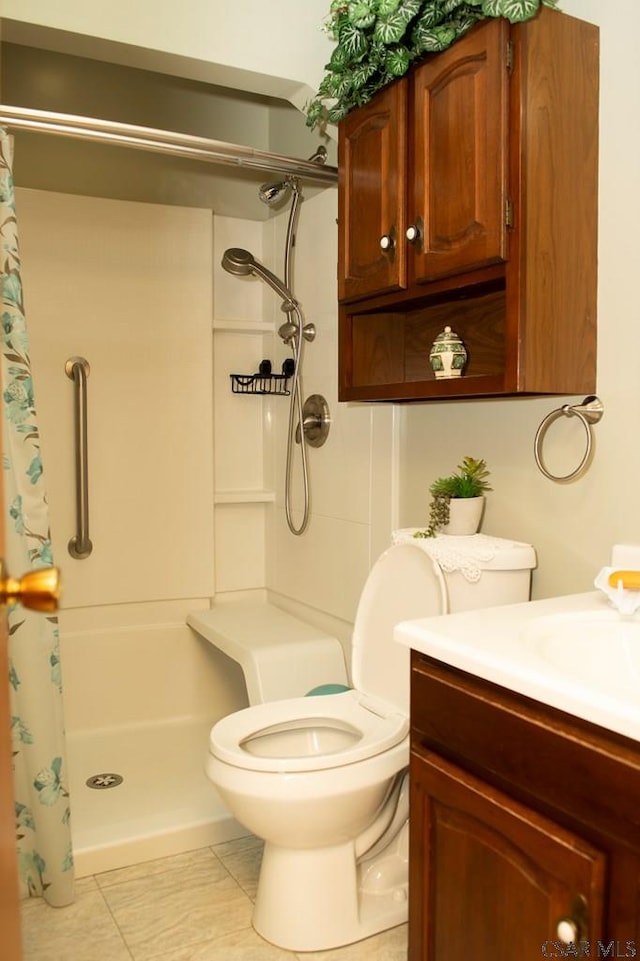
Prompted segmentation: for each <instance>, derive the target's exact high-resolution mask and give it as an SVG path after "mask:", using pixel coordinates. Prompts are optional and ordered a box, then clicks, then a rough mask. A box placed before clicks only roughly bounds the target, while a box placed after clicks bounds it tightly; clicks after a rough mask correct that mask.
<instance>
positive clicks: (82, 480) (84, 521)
mask: <svg viewBox="0 0 640 961" xmlns="http://www.w3.org/2000/svg"><path fill="white" fill-rule="evenodd" d="M64 371H65V374H66V375H67V377H69V378H70V379H71V380H72V381H73V382H74V384H75V387H76V391H75V398H74V399H75V404H74V410H75V429H76V451H75V453H76V531H77V533H76V535H75V537H72V538H71V540H70V541H69V544H68V548H69V553H70V554H71V556H72V557H75V558H76V559H77V560H82V559H83V558H85V557H88V556H89V554H90V553H91V551H92V550H93V544H92V543H91V539H90V538H89V472H88V465H87V377H88V376H89V372H90V367H89V362H88V361H87V360H85V358H84V357H70V358H69V360H68V361H67V362H66V364H65V365H64Z"/></svg>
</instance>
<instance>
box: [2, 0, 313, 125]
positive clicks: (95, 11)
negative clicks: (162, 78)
mask: <svg viewBox="0 0 640 961" xmlns="http://www.w3.org/2000/svg"><path fill="white" fill-rule="evenodd" d="M327 12H328V4H327V2H326V0H270V2H269V3H265V2H264V0H233V3H231V2H228V0H227V2H224V0H222V2H218V3H212V2H211V0H185V2H183V3H182V4H181V5H180V6H179V7H176V6H174V5H173V4H162V3H158V2H157V0H136V3H128V2H125V0H111V2H109V3H105V2H100V3H86V2H85V0H59V2H56V3H55V4H51V3H50V2H49V0H3V3H2V17H3V19H4V21H5V24H4V31H3V39H4V40H15V41H16V42H22V43H33V45H34V46H38V45H39V41H40V40H42V39H43V38H44V37H45V36H46V37H47V40H46V44H45V45H50V47H51V49H57V50H61V51H62V52H65V53H74V54H78V55H81V56H82V55H87V56H93V57H96V58H97V59H100V60H107V61H111V62H114V63H124V64H133V65H135V66H139V67H145V68H148V69H150V70H160V71H161V72H166V73H175V74H176V75H178V76H184V77H190V78H192V79H194V80H204V81H206V82H207V83H216V84H222V85H223V86H229V87H234V88H236V89H238V90H251V91H253V92H255V93H261V94H265V95H268V96H275V97H281V98H283V99H286V100H289V101H290V102H291V103H294V104H295V105H296V106H298V107H300V108H301V107H302V106H303V104H304V103H305V101H307V100H308V99H309V98H310V96H312V95H313V93H314V92H315V91H316V90H317V88H318V85H319V83H320V80H321V78H322V69H323V66H324V64H325V63H326V62H327V60H328V59H329V56H330V54H331V44H330V42H329V40H328V38H327V36H326V35H325V34H324V33H323V32H322V30H321V26H322V21H323V19H324V17H325V16H326V14H327ZM52 31H53V32H55V35H53V34H52Z"/></svg>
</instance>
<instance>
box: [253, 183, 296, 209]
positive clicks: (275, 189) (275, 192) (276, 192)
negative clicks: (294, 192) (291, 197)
mask: <svg viewBox="0 0 640 961" xmlns="http://www.w3.org/2000/svg"><path fill="white" fill-rule="evenodd" d="M290 187H291V181H290V180H288V179H287V180H280V181H278V183H273V184H262V186H261V187H260V189H259V190H258V197H259V198H260V200H261V201H262V203H263V204H276V203H277V202H278V201H279V200H281V199H282V198H283V197H284V196H285V194H286V193H287V192H288V190H289V188H290Z"/></svg>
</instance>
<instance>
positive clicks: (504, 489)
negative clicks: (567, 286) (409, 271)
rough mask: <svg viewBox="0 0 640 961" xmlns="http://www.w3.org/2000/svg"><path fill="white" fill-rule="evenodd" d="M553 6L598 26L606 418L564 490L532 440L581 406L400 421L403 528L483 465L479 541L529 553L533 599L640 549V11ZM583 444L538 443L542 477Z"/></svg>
mask: <svg viewBox="0 0 640 961" xmlns="http://www.w3.org/2000/svg"><path fill="white" fill-rule="evenodd" d="M561 6H562V9H563V11H565V12H566V13H568V14H571V15H574V16H577V17H580V18H582V19H586V20H590V21H591V22H594V23H597V24H599V25H600V43H601V98H600V201H599V203H600V217H599V219H600V223H599V298H598V300H599V303H598V333H599V347H598V378H597V393H598V396H599V397H600V398H601V400H602V401H603V403H604V407H605V413H604V417H603V419H602V421H601V422H600V423H599V424H598V425H596V426H595V427H594V429H593V434H594V438H595V453H594V458H593V462H592V464H591V467H590V469H589V470H588V472H587V473H586V474H584V475H583V476H582V477H581V478H579V479H578V480H576V481H575V482H573V483H569V484H564V485H562V484H556V483H553V482H551V481H549V480H547V479H546V478H545V477H544V476H543V475H542V474H541V473H540V472H539V471H538V469H537V467H536V464H535V461H534V456H533V441H534V435H535V432H536V430H537V428H538V425H539V424H540V422H541V420H542V419H543V417H545V416H546V414H548V413H549V412H551V411H552V410H554V409H556V408H557V407H559V406H561V405H562V404H563V403H565V402H571V403H573V402H578V401H581V400H582V399H583V398H582V397H576V398H554V397H549V398H545V399H536V400H526V399H520V400H513V401H473V402H466V403H462V402H458V403H447V404H435V405H426V404H425V405H415V406H407V407H405V408H403V410H402V455H401V477H402V495H401V504H402V506H401V520H402V522H403V524H405V525H407V526H408V525H412V524H423V523H424V522H425V520H426V512H427V505H428V500H429V497H428V493H427V491H428V486H429V484H430V482H431V481H432V480H433V478H434V477H436V476H439V475H441V474H444V473H449V472H450V471H451V469H452V468H455V466H456V464H458V463H459V460H460V459H461V458H462V457H463V456H464V455H465V454H471V455H473V456H476V457H484V458H486V460H487V462H488V464H489V467H490V468H491V471H492V479H493V487H494V493H492V494H491V495H490V497H489V501H488V505H487V512H486V517H485V522H484V527H483V529H484V530H485V531H487V532H489V533H492V534H497V535H503V536H507V537H514V538H519V539H521V540H524V541H530V542H531V543H533V544H534V545H535V546H536V548H537V551H538V561H539V568H538V570H537V571H536V573H535V576H534V595H535V596H538V597H544V596H552V595H556V594H566V593H572V592H574V591H583V590H590V589H591V587H592V584H593V578H594V576H595V574H596V573H597V572H598V570H599V569H600V568H601V567H602V566H603V565H604V564H606V563H608V557H609V550H610V546H611V545H612V544H613V543H616V542H636V543H637V542H640V509H639V508H638V504H637V489H638V481H637V479H638V476H639V473H640V444H639V443H638V440H637V434H638V414H639V411H640V377H639V375H638V368H639V366H640V323H639V320H640V307H639V302H638V297H637V283H636V276H637V260H638V233H637V224H638V220H639V218H640V187H639V186H638V177H637V171H638V153H639V151H640V126H639V125H638V123H637V119H636V118H637V102H638V95H639V94H640V64H639V62H638V57H637V51H636V38H637V36H638V32H639V31H640V7H638V5H637V3H636V2H635V0H616V2H615V3H600V2H597V0H563V2H562V4H561ZM576 176H580V171H579V170H576ZM584 443H585V437H584V434H583V432H582V428H581V426H580V424H579V423H578V422H577V421H576V420H572V421H568V420H567V421H563V422H561V423H557V424H556V425H554V426H553V427H552V428H551V429H550V431H549V433H548V435H547V440H546V441H545V446H544V453H545V457H546V459H547V463H548V466H549V467H551V469H552V470H553V471H555V472H557V473H566V472H568V471H570V470H571V469H572V468H573V467H574V466H575V465H576V464H577V463H578V461H579V460H580V457H581V456H582V452H583V450H584Z"/></svg>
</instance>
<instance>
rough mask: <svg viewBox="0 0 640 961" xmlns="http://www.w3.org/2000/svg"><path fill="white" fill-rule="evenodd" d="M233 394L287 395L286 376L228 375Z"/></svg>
mask: <svg viewBox="0 0 640 961" xmlns="http://www.w3.org/2000/svg"><path fill="white" fill-rule="evenodd" d="M229 377H230V378H231V390H232V391H233V393H234V394H280V395H281V396H284V395H287V396H288V395H289V393H290V391H289V388H288V387H287V381H288V380H289V377H288V376H287V375H286V374H260V373H258V374H229Z"/></svg>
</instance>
